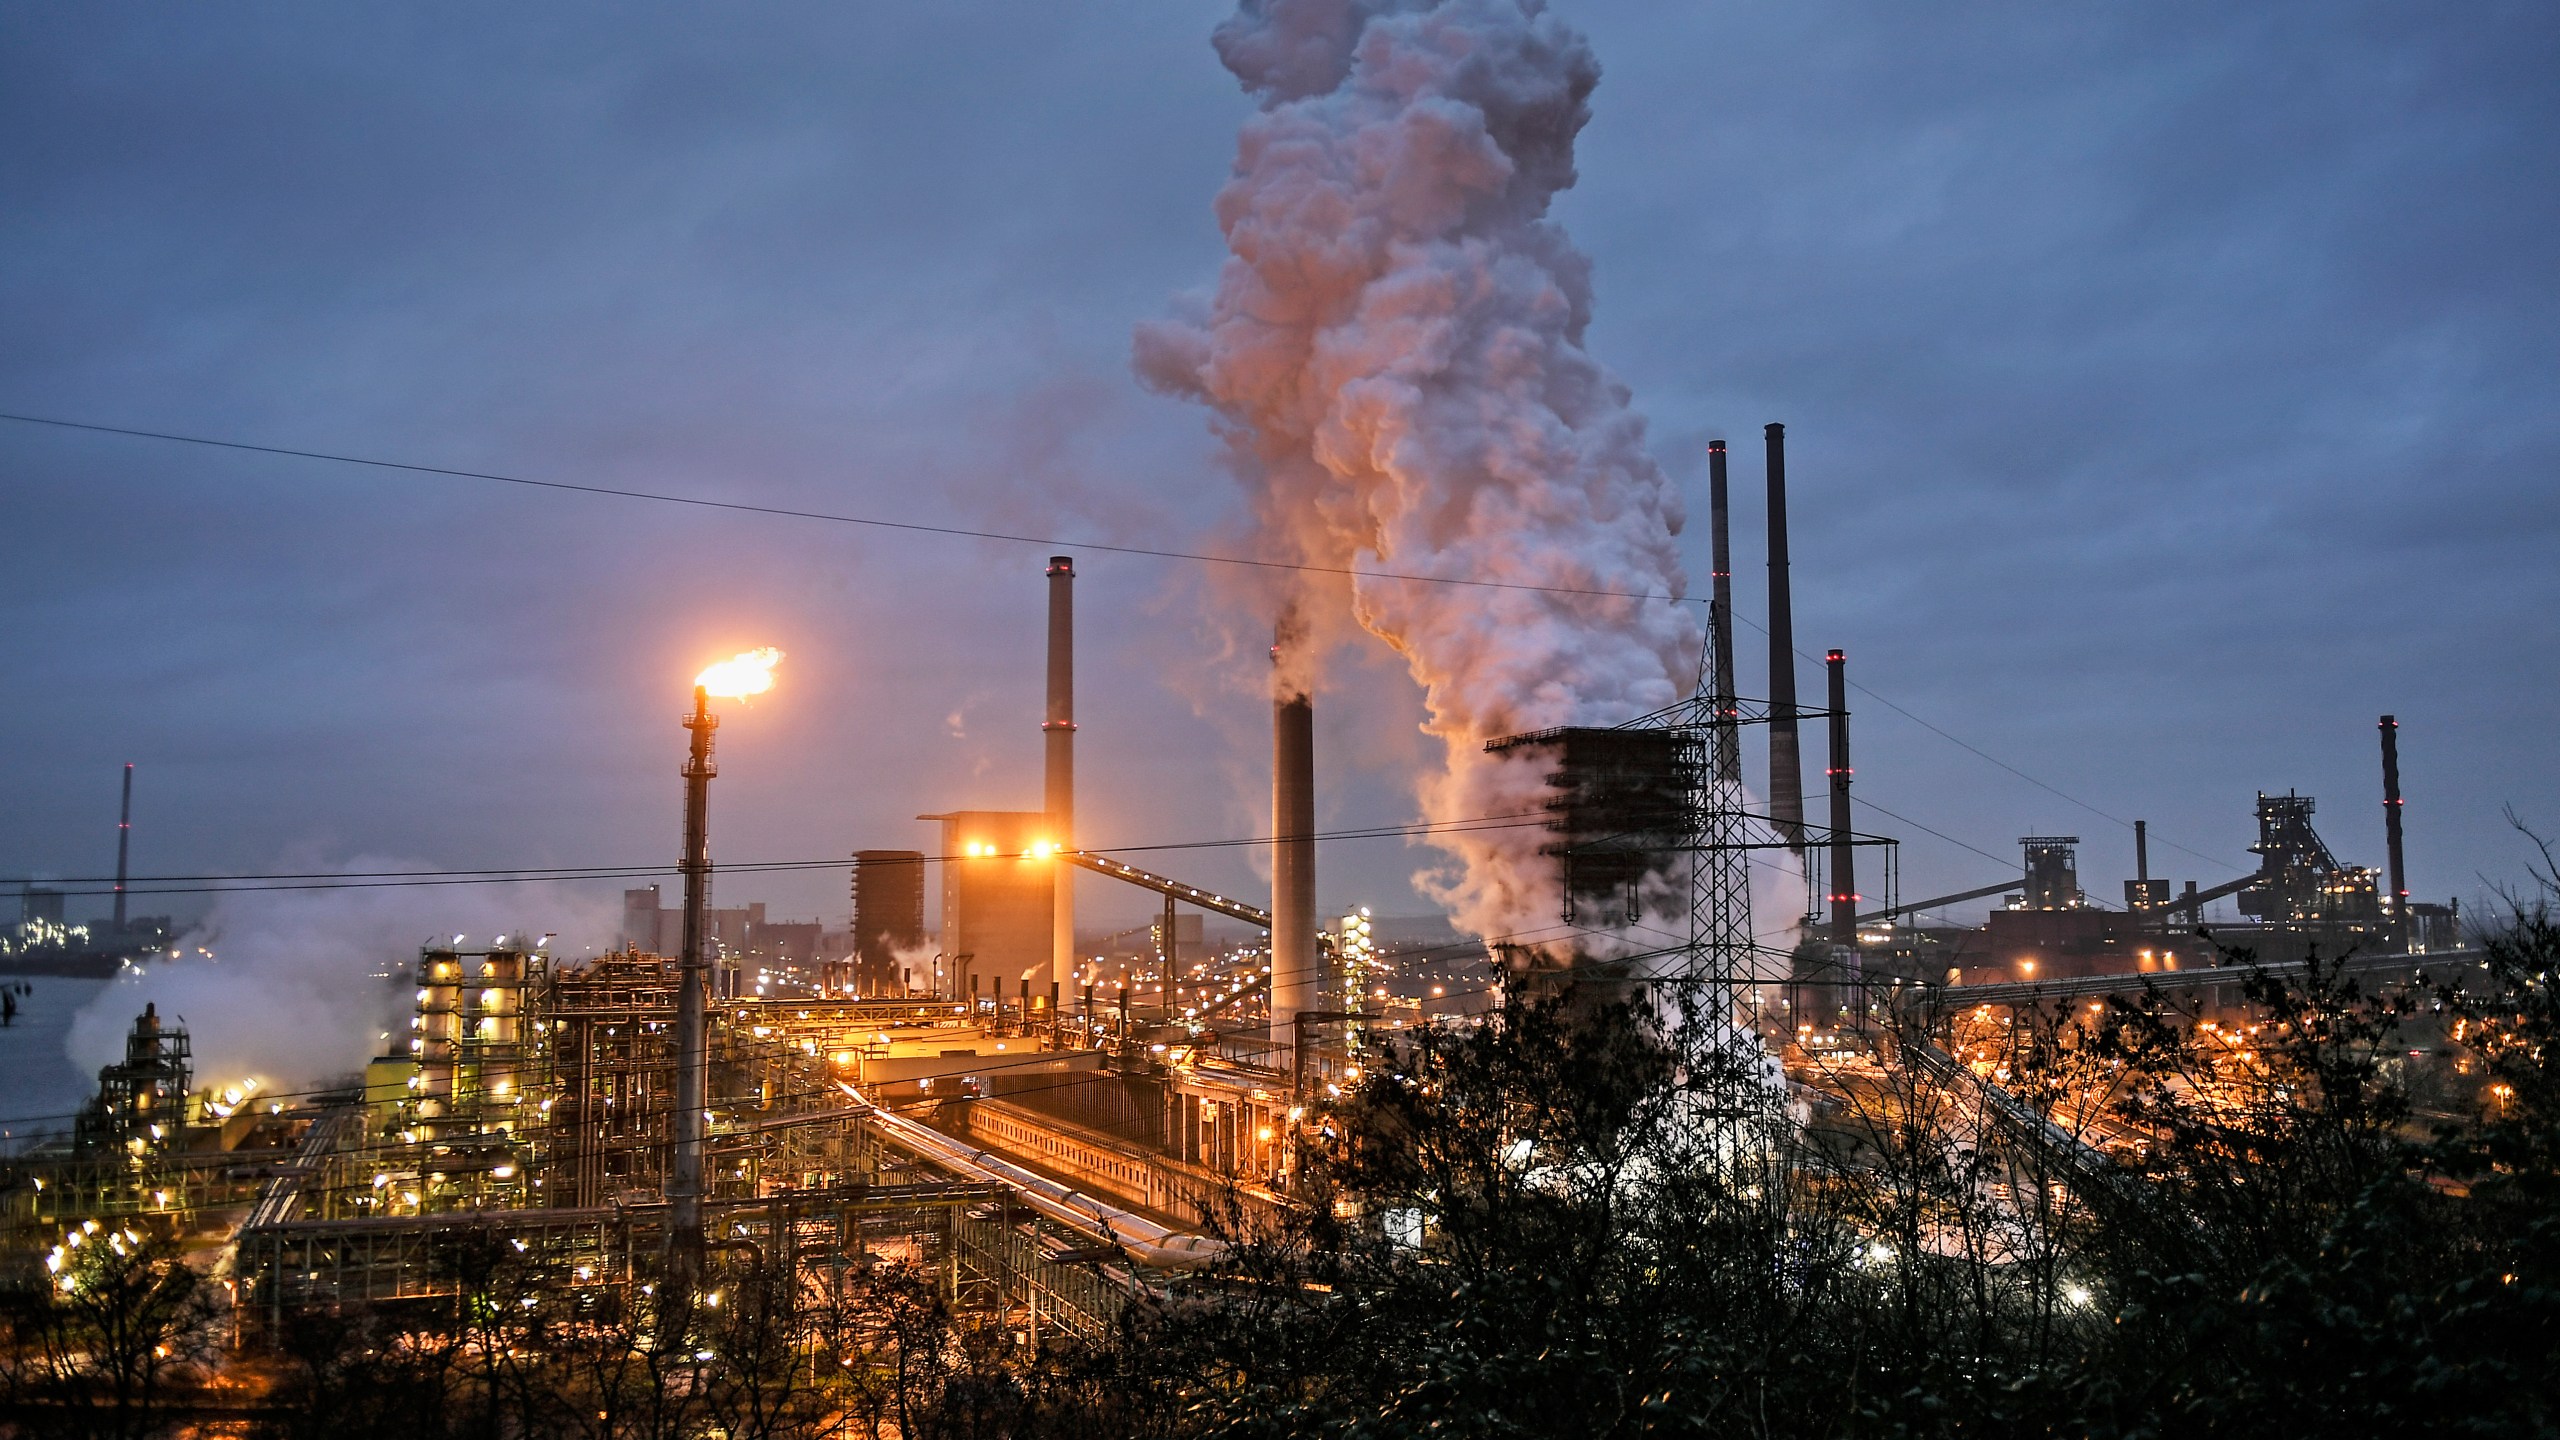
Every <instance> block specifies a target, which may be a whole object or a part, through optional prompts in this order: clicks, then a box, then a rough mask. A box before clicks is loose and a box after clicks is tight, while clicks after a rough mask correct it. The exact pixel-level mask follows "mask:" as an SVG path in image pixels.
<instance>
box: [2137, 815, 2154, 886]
mask: <svg viewBox="0 0 2560 1440" xmlns="http://www.w3.org/2000/svg"><path fill="white" fill-rule="evenodd" d="M2133 878H2134V879H2136V880H2139V881H2142V882H2143V883H2144V885H2145V886H2146V887H2148V886H2149V884H2150V881H2151V822H2150V821H2148V820H2136V821H2134V822H2133Z"/></svg>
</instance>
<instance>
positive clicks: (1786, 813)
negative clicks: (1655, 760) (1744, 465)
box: [1766, 425, 1804, 855]
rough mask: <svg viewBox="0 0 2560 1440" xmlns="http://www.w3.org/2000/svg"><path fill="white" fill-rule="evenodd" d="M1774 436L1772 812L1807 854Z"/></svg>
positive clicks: (1782, 465)
mask: <svg viewBox="0 0 2560 1440" xmlns="http://www.w3.org/2000/svg"><path fill="white" fill-rule="evenodd" d="M1766 433H1767V435H1768V437H1769V817H1770V819H1772V820H1773V821H1775V822H1776V824H1777V828H1778V837H1779V838H1780V839H1782V840H1784V841H1786V842H1787V846H1788V848H1790V849H1792V850H1794V851H1795V852H1796V853H1797V854H1799V855H1801V854H1803V853H1804V756H1803V753H1802V752H1801V751H1800V750H1799V749H1798V747H1797V742H1796V622H1795V599H1794V595H1793V593H1792V592H1791V591H1790V590H1789V588H1788V585H1787V427H1786V426H1784V425H1771V426H1769V427H1768V430H1767V432H1766Z"/></svg>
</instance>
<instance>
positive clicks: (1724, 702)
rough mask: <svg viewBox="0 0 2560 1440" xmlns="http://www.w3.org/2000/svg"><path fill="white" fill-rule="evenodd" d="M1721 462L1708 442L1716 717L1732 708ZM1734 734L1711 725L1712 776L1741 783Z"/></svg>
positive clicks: (1728, 549) (1720, 451)
mask: <svg viewBox="0 0 2560 1440" xmlns="http://www.w3.org/2000/svg"><path fill="white" fill-rule="evenodd" d="M1724 465H1725V460H1724V442H1723V441H1721V440H1710V441H1708V442H1707V506H1708V514H1709V515H1710V516H1711V517H1712V524H1711V525H1710V527H1709V528H1710V530H1711V531H1712V532H1713V537H1714V542H1715V567H1716V572H1715V590H1714V598H1713V599H1711V600H1709V601H1708V602H1707V643H1708V645H1709V646H1710V647H1711V650H1710V653H1711V655H1712V656H1713V666H1712V669H1713V673H1711V674H1710V675H1709V676H1708V677H1707V683H1708V684H1710V685H1711V686H1713V687H1714V688H1713V690H1712V691H1711V692H1710V698H1711V699H1712V700H1713V701H1714V702H1715V707H1716V718H1718V719H1719V720H1726V721H1730V720H1732V719H1733V718H1734V716H1735V713H1736V711H1737V708H1738V707H1737V706H1736V705H1735V704H1734V698H1733V695H1734V688H1733V687H1734V680H1733V513H1732V504H1731V495H1730V493H1729V492H1728V490H1727V489H1726V485H1725V468H1724ZM1740 739H1741V737H1740V735H1739V733H1738V732H1737V731H1735V730H1734V729H1733V728H1732V727H1731V726H1730V725H1725V726H1720V727H1718V728H1717V730H1716V742H1715V755H1714V762H1715V767H1716V778H1717V779H1718V780H1723V781H1726V782H1729V783H1732V784H1740V783H1741V781H1742V746H1741V744H1740V743H1739V742H1740Z"/></svg>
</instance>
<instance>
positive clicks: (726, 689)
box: [693, 645, 782, 700]
mask: <svg viewBox="0 0 2560 1440" xmlns="http://www.w3.org/2000/svg"><path fill="white" fill-rule="evenodd" d="M781 663H782V652H781V651H779V650H776V649H774V648H773V647H772V646H770V645H767V646H765V647H764V648H762V649H760V650H743V651H740V652H739V653H738V654H735V655H732V656H730V657H729V658H728V659H726V660H723V661H721V662H720V663H719V664H717V665H714V666H712V667H710V668H709V669H707V670H705V671H703V672H702V673H701V674H699V675H696V676H694V677H693V683H694V684H696V685H699V686H701V687H702V688H703V690H704V691H705V692H706V693H708V694H712V695H716V696H719V697H720V698H721V699H724V700H744V699H746V698H747V697H748V696H750V695H761V694H763V693H764V692H766V691H767V690H770V689H772V688H773V667H774V666H776V665H779V664H781Z"/></svg>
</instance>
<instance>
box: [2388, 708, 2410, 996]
mask: <svg viewBox="0 0 2560 1440" xmlns="http://www.w3.org/2000/svg"><path fill="white" fill-rule="evenodd" d="M2382 838H2383V844H2384V848H2385V850H2386V851H2387V852H2388V853H2389V855H2390V857H2391V859H2390V864H2391V903H2390V907H2389V908H2390V912H2391V924H2392V926H2393V928H2394V929H2396V930H2397V931H2398V932H2399V935H2400V943H2401V944H2403V945H2406V944H2408V943H2409V872H2408V870H2407V869H2406V868H2405V866H2404V865H2403V862H2402V859H2401V855H2400V721H2399V719H2398V717H2396V716H2391V715H2385V716H2383V717H2382Z"/></svg>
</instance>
